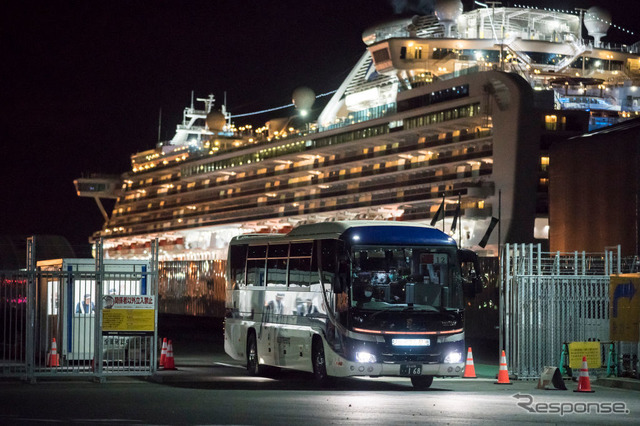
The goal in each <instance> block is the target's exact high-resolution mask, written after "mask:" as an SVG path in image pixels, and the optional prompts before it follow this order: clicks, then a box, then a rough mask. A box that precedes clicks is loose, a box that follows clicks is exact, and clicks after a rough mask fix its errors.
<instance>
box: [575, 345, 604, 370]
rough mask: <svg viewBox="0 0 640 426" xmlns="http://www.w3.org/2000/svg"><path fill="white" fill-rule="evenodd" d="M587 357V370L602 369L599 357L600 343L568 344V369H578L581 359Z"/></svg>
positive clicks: (580, 365)
mask: <svg viewBox="0 0 640 426" xmlns="http://www.w3.org/2000/svg"><path fill="white" fill-rule="evenodd" d="M585 356H586V357H587V367H588V368H600V367H602V358H601V357H600V342H571V343H569V367H571V368H573V369H580V368H581V367H582V357H585Z"/></svg>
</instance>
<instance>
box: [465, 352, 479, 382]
mask: <svg viewBox="0 0 640 426" xmlns="http://www.w3.org/2000/svg"><path fill="white" fill-rule="evenodd" d="M462 378H463V379H477V377H476V368H475V367H474V366H473V354H472V353H471V348H469V350H468V351H467V364H466V365H465V366H464V374H463V376H462Z"/></svg>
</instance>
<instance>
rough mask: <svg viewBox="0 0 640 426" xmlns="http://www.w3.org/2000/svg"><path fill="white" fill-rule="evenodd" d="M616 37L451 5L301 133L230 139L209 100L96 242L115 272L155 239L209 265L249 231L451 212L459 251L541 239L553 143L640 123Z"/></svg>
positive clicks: (402, 23)
mask: <svg viewBox="0 0 640 426" xmlns="http://www.w3.org/2000/svg"><path fill="white" fill-rule="evenodd" d="M609 20H610V19H609ZM609 25H610V22H608V21H607V16H606V13H605V12H603V11H601V10H599V9H595V8H592V9H589V10H586V11H549V10H539V9H535V8H528V7H479V8H476V9H474V10H471V11H467V12H463V11H462V4H461V3H460V2H459V1H458V0H450V1H444V2H438V3H437V7H436V13H435V14H434V15H430V16H414V17H409V18H405V19H397V20H395V21H392V22H389V23H386V24H381V25H378V26H375V27H373V28H371V29H369V30H367V31H365V32H364V34H363V41H364V43H365V44H366V47H367V49H366V51H365V53H364V54H363V56H362V57H361V59H360V60H359V61H358V63H357V64H356V65H355V67H354V68H353V70H352V71H351V73H350V74H349V76H348V77H347V78H346V80H345V81H344V82H343V83H342V85H341V86H340V87H339V88H338V89H337V91H336V92H335V94H334V95H333V96H332V98H331V100H330V101H329V102H328V104H327V106H326V107H325V108H324V110H323V112H322V113H321V114H320V116H319V117H318V120H317V123H312V124H311V125H309V126H308V127H307V128H306V129H305V130H304V131H297V130H294V129H287V128H286V127H285V129H284V130H282V129H280V130H279V131H278V132H274V131H273V129H271V131H270V132H267V131H266V130H267V128H264V129H251V128H232V126H231V123H230V120H229V117H228V113H227V112H226V111H224V112H217V111H214V110H213V98H212V97H210V98H209V99H208V100H206V99H203V100H202V101H203V102H205V109H204V110H200V111H198V110H195V109H194V108H193V105H192V107H191V108H190V109H187V111H185V120H184V123H183V125H182V127H181V126H179V127H178V129H177V134H176V137H174V138H173V140H172V141H170V142H168V143H164V144H159V145H158V146H157V147H156V148H155V149H152V150H149V151H145V152H141V153H138V154H134V155H133V156H132V170H131V171H129V172H127V173H125V174H124V175H123V185H122V193H121V194H120V195H119V197H118V199H117V201H116V205H115V208H114V210H113V212H112V214H111V217H109V219H108V220H107V221H106V223H105V226H104V228H103V229H102V230H100V231H98V232H96V233H95V234H94V236H93V238H103V239H104V244H105V254H106V255H107V256H108V257H110V258H128V257H138V256H143V255H145V246H147V245H148V244H149V242H150V241H151V240H152V239H154V238H158V239H159V240H160V247H161V260H165V261H169V260H200V261H203V262H208V261H209V262H210V261H219V260H223V259H225V258H226V248H227V243H228V241H229V240H230V239H231V238H232V237H233V236H235V235H237V234H241V233H248V232H284V231H286V230H289V229H291V228H292V227H295V226H296V225H297V224H300V223H308V222H321V221H329V220H342V219H376V220H403V221H418V222H424V223H430V222H431V220H432V219H433V217H434V216H436V214H437V213H438V210H439V207H440V206H441V205H444V207H445V208H444V210H445V215H444V219H442V218H441V216H439V220H437V222H436V226H437V227H440V228H441V229H444V230H445V231H446V232H448V233H450V234H451V235H452V237H453V238H455V239H456V240H457V241H458V243H459V244H460V245H461V246H462V247H467V248H472V249H480V250H484V251H485V253H486V254H495V253H497V246H498V243H499V240H500V242H505V241H510V242H528V241H533V240H536V239H538V240H544V239H545V238H547V236H548V225H549V223H548V208H547V206H546V204H545V203H546V192H547V189H546V188H547V187H548V174H547V167H548V165H549V158H548V155H547V154H546V148H547V146H548V144H549V143H551V141H552V140H554V139H556V138H565V137H568V136H571V135H576V134H582V133H584V132H586V131H588V130H589V129H593V128H598V127H602V126H606V125H610V124H613V123H616V122H618V121H620V120H624V119H626V118H628V117H630V116H634V117H635V116H637V115H638V114H639V113H640V90H638V86H639V84H640V54H639V45H638V43H636V44H633V45H614V44H611V43H608V42H605V41H604V40H603V38H605V37H604V34H606V33H607V30H608V27H609ZM583 26H584V27H586V28H587V30H588V33H589V34H590V35H591V36H593V37H594V39H593V40H590V39H587V40H585V39H583V36H582V29H583ZM454 218H457V219H459V221H457V220H456V226H455V228H454V227H453V226H452V225H453V222H454ZM493 218H499V220H500V222H499V223H500V224H499V230H496V231H495V232H493V233H492V234H491V237H490V238H489V240H488V244H487V245H486V246H485V247H480V246H479V245H478V244H479V243H480V241H481V240H482V238H483V236H484V235H485V233H486V231H487V229H488V228H489V226H490V225H491V223H492V220H494V221H495V219H493Z"/></svg>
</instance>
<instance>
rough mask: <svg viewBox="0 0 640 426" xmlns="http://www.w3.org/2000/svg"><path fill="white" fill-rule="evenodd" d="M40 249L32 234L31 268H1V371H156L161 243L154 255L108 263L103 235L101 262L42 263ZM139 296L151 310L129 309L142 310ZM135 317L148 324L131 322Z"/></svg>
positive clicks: (25, 374)
mask: <svg viewBox="0 0 640 426" xmlns="http://www.w3.org/2000/svg"><path fill="white" fill-rule="evenodd" d="M34 247H35V243H34V239H33V238H30V239H29V241H28V244H27V269H26V270H20V271H0V324H1V325H0V327H1V330H0V333H1V334H0V338H1V340H0V377H18V378H21V379H23V380H29V381H35V380H36V379H37V378H41V377H63V376H64V377H68V376H76V377H87V378H92V379H97V380H99V381H104V380H105V379H106V378H107V377H109V376H115V375H127V376H133V375H151V374H153V373H154V372H155V370H156V356H157V354H156V348H157V300H158V298H157V294H158V255H157V253H158V245H157V241H156V242H154V244H152V250H151V251H152V255H151V258H150V260H149V261H107V262H105V261H104V259H103V257H102V241H100V242H99V243H98V244H97V247H96V253H97V257H96V259H95V260H94V259H63V260H59V261H45V262H38V263H37V264H36V262H35V252H34ZM136 301H141V302H145V303H146V304H145V305H141V306H142V307H143V308H146V309H144V310H142V309H141V310H135V309H128V308H129V307H132V308H137V306H135V305H134V302H136ZM118 303H120V305H118ZM126 303H129V304H128V305H127V304H126ZM107 310H108V312H106V311H107ZM107 322H108V323H107ZM132 322H133V323H136V322H142V323H143V325H144V327H143V328H141V329H138V328H137V327H136V326H133V327H131V326H130V323H132Z"/></svg>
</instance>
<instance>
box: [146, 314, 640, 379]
mask: <svg viewBox="0 0 640 426" xmlns="http://www.w3.org/2000/svg"><path fill="white" fill-rule="evenodd" d="M158 337H159V338H160V340H162V339H163V338H167V340H171V341H172V346H173V354H174V359H175V364H176V368H177V369H176V370H171V371H168V370H163V369H159V370H158V372H157V373H156V374H155V375H154V377H153V380H156V381H159V382H165V381H171V380H184V379H186V378H187V376H192V377H191V378H192V379H193V380H197V379H198V377H199V376H200V375H201V371H200V370H199V369H200V368H202V367H211V366H214V365H221V364H222V365H229V366H233V367H237V368H239V369H241V368H244V363H243V362H241V361H236V360H233V359H232V358H231V357H229V356H228V355H227V354H226V353H225V352H224V320H223V318H214V317H195V316H185V315H172V314H161V315H159V316H158ZM467 346H469V347H471V348H472V353H473V359H474V367H475V373H476V376H477V377H478V378H479V379H495V378H496V377H497V374H498V370H499V349H498V344H497V342H494V341H491V340H483V339H467ZM591 381H592V383H594V384H597V385H599V386H607V387H612V388H622V389H628V390H636V391H640V380H638V379H633V378H624V377H610V378H604V377H600V378H598V377H596V376H595V375H592V377H591Z"/></svg>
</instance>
